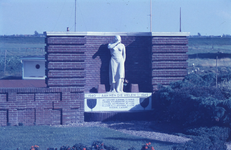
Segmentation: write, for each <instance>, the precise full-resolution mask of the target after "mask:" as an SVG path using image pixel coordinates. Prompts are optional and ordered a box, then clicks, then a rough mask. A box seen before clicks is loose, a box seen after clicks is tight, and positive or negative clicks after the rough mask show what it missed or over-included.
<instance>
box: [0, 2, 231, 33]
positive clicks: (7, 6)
mask: <svg viewBox="0 0 231 150" xmlns="http://www.w3.org/2000/svg"><path fill="white" fill-rule="evenodd" d="M151 1H152V5H151V6H152V13H150V0H76V32H150V31H151V30H150V24H151V23H150V22H152V32H179V28H180V8H181V31H182V32H190V35H197V34H198V33H200V34H201V35H223V34H231V0H151ZM150 14H152V21H150ZM67 27H69V28H70V31H71V32H74V31H75V0H0V35H12V34H34V32H35V31H37V32H39V33H43V32H45V31H47V32H66V29H67Z"/></svg>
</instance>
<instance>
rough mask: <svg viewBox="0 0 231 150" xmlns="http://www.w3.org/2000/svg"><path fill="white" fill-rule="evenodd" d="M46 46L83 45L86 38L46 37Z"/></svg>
mask: <svg viewBox="0 0 231 150" xmlns="http://www.w3.org/2000/svg"><path fill="white" fill-rule="evenodd" d="M46 41H47V44H48V45H50V44H70V45H74V44H75V45H76V44H82V45H83V44H85V43H86V38H84V37H47V38H46Z"/></svg>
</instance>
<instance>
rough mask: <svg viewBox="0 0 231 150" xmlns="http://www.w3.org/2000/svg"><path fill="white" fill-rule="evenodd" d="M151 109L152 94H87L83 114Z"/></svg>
mask: <svg viewBox="0 0 231 150" xmlns="http://www.w3.org/2000/svg"><path fill="white" fill-rule="evenodd" d="M151 109H152V93H141V92H140V93H111V92H108V93H88V94H85V99H84V111H85V112H109V111H114V112H121V111H123V112H126V111H129V112H132V111H146V110H151Z"/></svg>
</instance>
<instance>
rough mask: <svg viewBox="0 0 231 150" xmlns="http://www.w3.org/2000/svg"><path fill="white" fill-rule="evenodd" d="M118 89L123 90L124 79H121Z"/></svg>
mask: <svg viewBox="0 0 231 150" xmlns="http://www.w3.org/2000/svg"><path fill="white" fill-rule="evenodd" d="M120 84H121V85H120V91H121V92H124V79H121V83H120Z"/></svg>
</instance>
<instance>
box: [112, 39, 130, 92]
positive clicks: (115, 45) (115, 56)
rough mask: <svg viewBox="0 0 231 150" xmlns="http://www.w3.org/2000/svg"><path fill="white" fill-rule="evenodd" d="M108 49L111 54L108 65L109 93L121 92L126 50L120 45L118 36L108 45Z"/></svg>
mask: <svg viewBox="0 0 231 150" xmlns="http://www.w3.org/2000/svg"><path fill="white" fill-rule="evenodd" d="M108 49H110V52H111V61H110V65H109V83H110V87H111V89H110V92H123V86H124V78H125V69H124V62H125V59H126V50H125V46H124V44H122V43H121V37H120V36H119V35H116V36H115V39H114V41H113V42H112V43H109V44H108Z"/></svg>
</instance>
